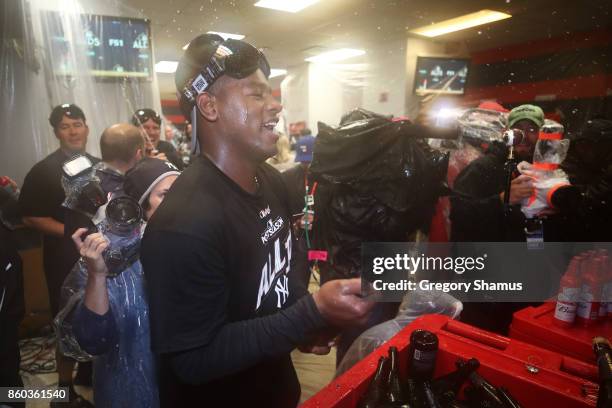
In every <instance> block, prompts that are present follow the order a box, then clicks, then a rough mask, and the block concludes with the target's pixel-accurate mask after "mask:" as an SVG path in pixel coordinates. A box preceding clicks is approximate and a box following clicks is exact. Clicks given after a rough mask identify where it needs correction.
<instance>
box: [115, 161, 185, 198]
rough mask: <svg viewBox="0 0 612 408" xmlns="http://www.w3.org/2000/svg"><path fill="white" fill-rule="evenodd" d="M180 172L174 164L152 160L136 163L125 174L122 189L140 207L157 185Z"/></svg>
mask: <svg viewBox="0 0 612 408" xmlns="http://www.w3.org/2000/svg"><path fill="white" fill-rule="evenodd" d="M179 174H181V172H180V171H178V169H177V168H176V166H174V164H172V163H170V162H167V161H164V160H160V159H154V158H147V159H144V160H141V161H140V162H138V164H137V165H136V166H134V167H133V168H132V169H131V170H129V171H128V172H127V173H126V174H125V181H124V183H123V189H124V191H125V193H126V194H127V195H129V196H130V197H132V198H133V199H134V200H136V201H138V204H140V205H142V203H143V202H144V200H145V199H146V198H147V196H148V195H149V193H151V190H153V189H154V188H155V186H156V185H157V183H159V182H160V181H162V180H163V179H165V178H166V177H168V176H178V175H179Z"/></svg>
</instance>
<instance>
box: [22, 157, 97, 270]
mask: <svg viewBox="0 0 612 408" xmlns="http://www.w3.org/2000/svg"><path fill="white" fill-rule="evenodd" d="M87 157H88V158H89V160H91V162H92V163H97V162H99V161H100V160H99V159H98V158H96V157H93V156H91V155H89V154H87ZM69 158H70V156H68V155H67V154H66V153H64V152H63V151H62V150H61V149H58V150H56V151H55V152H53V153H51V154H50V155H49V156H47V157H45V158H44V159H43V160H41V161H40V162H38V163H36V164H35V165H34V167H32V169H31V170H30V171H29V172H28V174H27V176H26V178H25V180H24V182H23V187H22V188H21V194H20V195H19V206H20V209H21V214H22V216H24V217H29V216H31V217H51V218H53V219H54V220H56V221H58V222H61V223H62V224H63V223H64V221H65V208H64V207H63V206H62V203H63V202H64V199H65V198H66V196H65V194H64V189H63V188H62V183H61V178H62V165H63V164H64V162H65V161H66V160H68V159H69ZM43 242H44V247H43V249H44V252H43V257H44V263H45V268H52V269H56V268H60V269H65V268H70V267H71V266H72V265H68V264H69V263H70V262H69V260H73V259H74V258H75V256H76V255H75V254H76V248H74V244H72V245H67V244H65V241H64V240H63V239H62V238H61V237H55V236H51V235H44V237H43ZM72 263H74V262H72Z"/></svg>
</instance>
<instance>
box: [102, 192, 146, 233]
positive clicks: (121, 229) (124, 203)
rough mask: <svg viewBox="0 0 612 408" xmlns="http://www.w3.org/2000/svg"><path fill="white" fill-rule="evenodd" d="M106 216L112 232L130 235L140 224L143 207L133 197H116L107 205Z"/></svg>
mask: <svg viewBox="0 0 612 408" xmlns="http://www.w3.org/2000/svg"><path fill="white" fill-rule="evenodd" d="M106 218H107V220H108V225H109V227H110V229H111V231H112V232H114V233H115V234H117V235H128V234H130V233H131V232H132V231H133V229H134V228H135V227H136V226H138V224H140V221H141V220H142V209H141V208H140V205H138V202H137V201H136V200H134V199H133V198H131V197H127V196H126V197H119V198H115V199H113V200H111V202H110V203H108V206H107V207H106Z"/></svg>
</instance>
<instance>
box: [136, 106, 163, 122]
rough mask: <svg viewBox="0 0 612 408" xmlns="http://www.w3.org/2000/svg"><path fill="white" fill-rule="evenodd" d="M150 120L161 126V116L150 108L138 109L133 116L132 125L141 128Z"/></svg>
mask: <svg viewBox="0 0 612 408" xmlns="http://www.w3.org/2000/svg"><path fill="white" fill-rule="evenodd" d="M149 119H151V120H153V122H155V123H157V124H158V125H161V117H160V116H159V114H158V113H157V112H155V111H154V110H153V109H149V108H144V109H138V110H137V111H136V112H134V114H133V115H132V124H133V125H134V126H140V125H142V124H143V123H145V122H146V121H148V120H149Z"/></svg>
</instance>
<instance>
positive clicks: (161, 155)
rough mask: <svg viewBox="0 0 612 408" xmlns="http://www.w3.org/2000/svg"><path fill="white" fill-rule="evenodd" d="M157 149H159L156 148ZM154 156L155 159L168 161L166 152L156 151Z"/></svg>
mask: <svg viewBox="0 0 612 408" xmlns="http://www.w3.org/2000/svg"><path fill="white" fill-rule="evenodd" d="M155 151H157V150H155ZM151 157H152V158H154V159H159V160H163V161H168V158H167V157H166V153H159V152H158V153H156V154H153V155H151Z"/></svg>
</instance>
